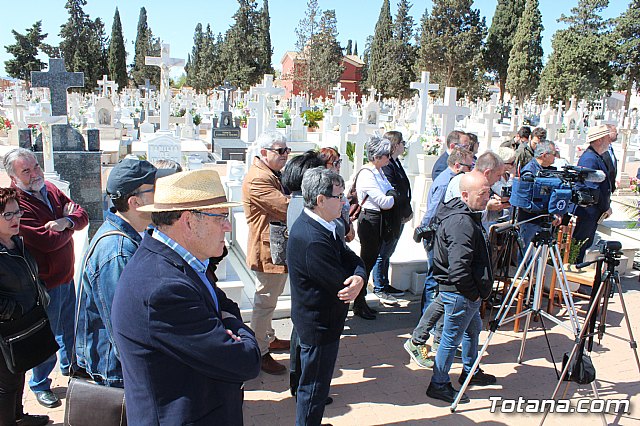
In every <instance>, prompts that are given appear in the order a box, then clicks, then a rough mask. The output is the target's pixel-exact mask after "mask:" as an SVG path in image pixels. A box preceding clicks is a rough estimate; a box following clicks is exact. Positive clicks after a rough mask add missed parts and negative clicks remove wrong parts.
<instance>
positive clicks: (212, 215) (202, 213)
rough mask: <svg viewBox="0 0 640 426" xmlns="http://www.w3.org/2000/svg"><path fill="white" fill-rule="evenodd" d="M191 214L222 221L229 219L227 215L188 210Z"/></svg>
mask: <svg viewBox="0 0 640 426" xmlns="http://www.w3.org/2000/svg"><path fill="white" fill-rule="evenodd" d="M189 211H190V212H191V213H195V214H201V215H203V216H209V217H221V218H222V220H225V219H228V218H229V213H207V212H201V211H200V210H189Z"/></svg>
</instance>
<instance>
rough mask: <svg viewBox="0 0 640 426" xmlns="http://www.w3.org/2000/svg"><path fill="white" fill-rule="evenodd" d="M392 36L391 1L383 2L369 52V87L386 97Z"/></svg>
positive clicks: (384, 0)
mask: <svg viewBox="0 0 640 426" xmlns="http://www.w3.org/2000/svg"><path fill="white" fill-rule="evenodd" d="M392 35H393V33H392V21H391V8H390V6H389V0H383V2H382V7H381V8H380V15H379V16H378V21H377V22H376V28H375V31H374V33H373V41H372V42H371V49H370V52H369V67H368V82H367V86H373V87H375V88H376V90H378V92H380V93H382V94H385V95H386V94H387V84H386V83H387V72H388V69H389V68H390V65H391V64H390V62H391V61H390V59H389V58H388V53H389V49H388V47H389V46H388V44H389V42H390V41H391V37H392Z"/></svg>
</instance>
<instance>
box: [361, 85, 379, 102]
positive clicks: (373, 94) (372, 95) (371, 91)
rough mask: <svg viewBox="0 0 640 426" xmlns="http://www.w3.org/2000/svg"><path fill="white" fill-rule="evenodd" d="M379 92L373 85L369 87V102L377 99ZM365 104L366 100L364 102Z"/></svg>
mask: <svg viewBox="0 0 640 426" xmlns="http://www.w3.org/2000/svg"><path fill="white" fill-rule="evenodd" d="M377 93H378V91H377V90H376V88H375V87H373V86H371V87H370V88H369V102H373V101H374V100H375V99H376V94H377ZM362 103H363V104H364V103H365V102H362Z"/></svg>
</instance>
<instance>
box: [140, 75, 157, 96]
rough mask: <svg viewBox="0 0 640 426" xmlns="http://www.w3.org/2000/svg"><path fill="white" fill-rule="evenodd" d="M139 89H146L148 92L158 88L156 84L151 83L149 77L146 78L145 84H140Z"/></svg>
mask: <svg viewBox="0 0 640 426" xmlns="http://www.w3.org/2000/svg"><path fill="white" fill-rule="evenodd" d="M138 89H140V90H144V92H145V93H147V92H149V91H151V90H157V87H156V86H155V84H151V81H150V80H149V79H148V78H145V79H144V84H141V85H139V86H138Z"/></svg>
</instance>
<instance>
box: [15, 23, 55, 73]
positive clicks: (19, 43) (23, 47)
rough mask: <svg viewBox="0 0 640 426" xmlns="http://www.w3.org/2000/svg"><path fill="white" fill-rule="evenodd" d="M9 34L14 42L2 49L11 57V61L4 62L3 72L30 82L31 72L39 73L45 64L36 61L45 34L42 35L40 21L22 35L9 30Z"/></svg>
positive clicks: (45, 36)
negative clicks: (13, 38)
mask: <svg viewBox="0 0 640 426" xmlns="http://www.w3.org/2000/svg"><path fill="white" fill-rule="evenodd" d="M11 33H12V34H13V36H14V37H15V39H16V42H15V44H10V45H8V46H5V47H4V48H5V49H6V51H7V53H9V54H11V55H13V59H9V60H8V61H5V63H4V65H5V70H6V71H7V74H8V75H9V76H11V77H13V78H19V79H21V80H25V81H26V82H27V83H28V82H29V81H30V80H31V71H40V70H42V69H43V68H44V66H45V63H44V62H42V61H40V60H39V59H38V50H39V49H41V45H42V42H43V40H44V39H45V38H47V34H42V21H37V22H36V23H35V24H33V25H32V26H31V28H27V29H26V32H25V34H24V35H23V34H20V33H19V32H17V31H16V30H11Z"/></svg>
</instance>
